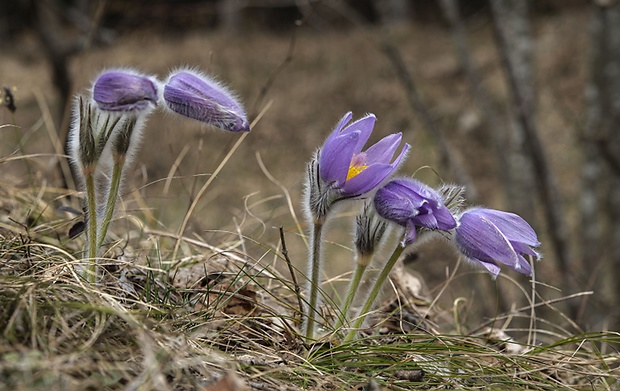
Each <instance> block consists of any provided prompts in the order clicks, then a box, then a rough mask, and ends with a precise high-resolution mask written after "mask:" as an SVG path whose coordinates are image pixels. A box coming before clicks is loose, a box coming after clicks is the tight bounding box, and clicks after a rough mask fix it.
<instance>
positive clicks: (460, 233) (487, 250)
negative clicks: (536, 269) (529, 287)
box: [454, 208, 541, 277]
mask: <svg viewBox="0 0 620 391" xmlns="http://www.w3.org/2000/svg"><path fill="white" fill-rule="evenodd" d="M458 221H459V222H458V226H457V227H456V230H455V235H454V240H455V242H456V246H457V248H458V249H459V250H460V252H461V253H463V255H465V256H466V257H467V258H468V259H469V260H471V261H474V262H477V263H480V264H481V265H482V266H484V267H485V268H486V269H487V270H488V271H489V272H491V273H492V274H493V275H494V276H496V277H497V275H498V274H499V272H500V268H499V266H498V263H503V264H504V265H506V266H508V267H510V268H511V269H513V270H515V271H517V272H519V273H523V274H527V275H530V274H532V268H531V266H530V264H529V262H528V261H527V260H526V259H525V257H524V255H529V256H532V257H534V258H535V259H536V260H540V259H541V256H540V254H539V253H537V252H536V251H534V250H533V248H534V247H538V246H539V245H540V242H539V241H538V237H537V236H536V232H534V230H533V229H532V227H531V226H530V225H529V224H528V223H527V222H526V221H525V220H524V219H523V218H522V217H521V216H518V215H516V214H514V213H507V212H502V211H499V210H494V209H485V208H472V209H469V210H466V211H465V212H463V214H462V215H461V216H460V217H459V218H458Z"/></svg>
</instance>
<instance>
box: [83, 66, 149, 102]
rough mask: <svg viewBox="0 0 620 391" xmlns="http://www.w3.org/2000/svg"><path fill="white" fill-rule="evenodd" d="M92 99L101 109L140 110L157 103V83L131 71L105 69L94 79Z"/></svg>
mask: <svg viewBox="0 0 620 391" xmlns="http://www.w3.org/2000/svg"><path fill="white" fill-rule="evenodd" d="M93 99H94V101H95V102H97V105H98V106H99V108H100V109H101V110H106V111H142V110H145V109H147V108H149V107H150V106H151V105H152V106H156V105H157V83H156V82H155V81H154V80H153V79H152V78H151V77H148V76H145V75H141V74H139V73H137V72H133V71H107V72H104V73H102V74H101V75H100V76H99V77H98V78H97V80H96V81H95V85H94V86H93Z"/></svg>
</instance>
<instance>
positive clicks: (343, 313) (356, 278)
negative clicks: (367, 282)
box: [334, 263, 368, 330]
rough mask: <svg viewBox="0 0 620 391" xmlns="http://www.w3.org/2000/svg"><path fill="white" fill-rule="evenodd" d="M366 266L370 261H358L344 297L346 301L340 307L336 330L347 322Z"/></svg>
mask: <svg viewBox="0 0 620 391" xmlns="http://www.w3.org/2000/svg"><path fill="white" fill-rule="evenodd" d="M366 267H368V263H366V264H360V263H358V264H357V266H356V267H355V272H354V273H353V278H352V279H351V282H350V283H349V289H348V290H347V295H346V296H345V298H344V302H343V303H342V308H341V309H340V315H339V316H338V322H336V326H334V330H338V329H339V328H340V327H342V326H343V325H344V324H345V323H348V322H347V314H348V313H349V308H350V307H351V303H353V298H355V294H356V293H357V288H358V287H359V285H360V282H361V281H362V276H363V275H364V272H365V271H366Z"/></svg>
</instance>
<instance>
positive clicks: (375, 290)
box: [343, 243, 405, 342]
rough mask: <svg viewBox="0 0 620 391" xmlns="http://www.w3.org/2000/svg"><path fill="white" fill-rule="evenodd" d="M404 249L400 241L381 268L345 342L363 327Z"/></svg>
mask: <svg viewBox="0 0 620 391" xmlns="http://www.w3.org/2000/svg"><path fill="white" fill-rule="evenodd" d="M404 250H405V246H404V245H403V244H402V243H399V244H398V246H397V247H396V249H395V250H394V252H393V253H392V256H391V257H390V259H389V260H388V261H387V263H386V264H385V266H384V267H383V270H381V274H379V277H377V281H375V285H374V286H373V287H372V290H371V291H370V294H369V295H368V298H366V302H365V303H364V306H363V307H362V309H361V311H360V312H359V315H358V316H357V319H355V323H353V327H352V328H351V331H349V333H348V334H347V336H346V337H345V338H344V340H343V342H349V341H351V340H352V339H353V338H355V336H356V335H357V332H358V331H359V329H360V327H362V324H363V323H364V320H365V319H366V316H367V315H368V312H369V311H370V308H371V307H372V305H373V304H374V303H375V300H376V299H377V296H378V295H379V292H380V291H381V288H382V287H383V283H384V282H385V280H387V278H388V276H389V275H390V271H391V270H392V268H393V267H394V264H396V261H397V260H398V258H399V257H400V255H401V254H402V253H403V251H404Z"/></svg>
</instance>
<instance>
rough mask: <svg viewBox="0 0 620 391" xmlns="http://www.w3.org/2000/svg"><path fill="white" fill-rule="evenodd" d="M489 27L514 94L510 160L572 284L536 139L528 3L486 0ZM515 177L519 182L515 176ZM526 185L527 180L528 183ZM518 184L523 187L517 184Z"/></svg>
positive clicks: (562, 228)
mask: <svg viewBox="0 0 620 391" xmlns="http://www.w3.org/2000/svg"><path fill="white" fill-rule="evenodd" d="M490 3H491V10H492V15H493V27H494V29H495V37H496V40H497V43H498V49H499V52H500V55H501V57H502V62H503V64H504V69H505V75H506V78H507V81H508V87H509V93H510V94H511V95H512V101H513V108H514V114H515V117H516V122H517V123H518V126H517V127H516V128H515V132H514V140H515V142H516V143H517V144H518V145H519V146H520V148H519V154H521V153H522V155H521V156H523V157H521V156H519V155H516V156H517V157H516V158H513V162H512V163H513V169H512V171H513V172H514V173H523V174H524V175H525V174H526V173H527V175H528V176H531V177H530V178H533V179H529V178H528V177H525V176H523V177H521V178H522V180H523V181H524V185H523V187H522V188H524V189H526V190H528V191H527V193H526V194H523V195H522V196H521V197H523V198H526V199H531V198H532V197H531V194H532V193H535V192H538V196H539V199H540V205H541V207H542V212H543V214H544V217H545V221H546V223H547V227H548V232H549V237H550V245H551V247H552V248H553V253H554V256H555V259H556V261H557V264H558V269H559V270H558V271H559V272H560V276H561V277H562V281H563V285H564V286H566V287H571V286H572V282H571V280H569V279H572V278H571V273H570V271H571V270H570V269H571V268H572V267H571V265H570V264H569V252H568V246H567V241H566V224H565V222H564V216H563V214H562V213H563V210H562V206H561V199H560V197H559V193H558V190H557V188H556V184H555V178H554V176H553V173H552V172H551V167H550V166H549V164H548V162H547V158H546V152H545V150H544V148H543V145H542V143H541V141H540V138H539V133H538V130H537V128H536V121H535V118H534V114H535V113H534V108H535V91H534V88H533V85H534V82H533V76H532V73H533V72H532V61H531V53H532V40H531V37H530V32H529V31H530V27H529V20H528V16H527V2H525V1H523V0H490ZM515 180H517V179H516V178H515ZM528 183H530V184H528ZM520 187H521V186H520ZM524 202H525V201H524Z"/></svg>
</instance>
